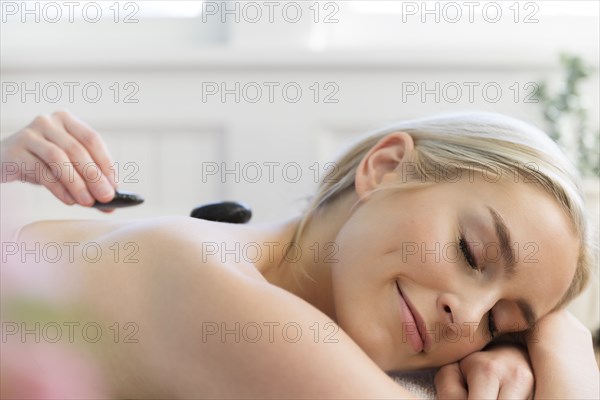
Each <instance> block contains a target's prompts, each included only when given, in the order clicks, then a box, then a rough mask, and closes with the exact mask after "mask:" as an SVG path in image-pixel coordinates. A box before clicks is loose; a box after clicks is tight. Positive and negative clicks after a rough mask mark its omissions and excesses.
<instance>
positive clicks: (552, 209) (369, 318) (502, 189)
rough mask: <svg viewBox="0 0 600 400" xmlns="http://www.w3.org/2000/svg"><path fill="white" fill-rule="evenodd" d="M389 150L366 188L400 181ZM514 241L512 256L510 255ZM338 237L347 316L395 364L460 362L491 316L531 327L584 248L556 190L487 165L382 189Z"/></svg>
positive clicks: (338, 274) (338, 281) (336, 287)
mask: <svg viewBox="0 0 600 400" xmlns="http://www.w3.org/2000/svg"><path fill="white" fill-rule="evenodd" d="M388 154H391V153H388ZM385 159H386V155H385V154H380V157H379V158H377V157H374V158H373V160H372V162H371V163H369V162H365V163H363V165H362V169H360V168H359V171H358V172H357V181H356V182H357V189H356V190H357V194H358V197H362V196H363V195H365V194H366V193H369V192H370V190H371V189H373V188H375V187H378V188H381V187H385V186H387V185H389V184H391V183H392V182H393V181H394V180H396V179H397V178H398V176H397V174H395V173H386V172H385V171H383V170H381V169H380V170H379V172H377V171H376V169H377V168H390V165H393V163H387V164H386V162H385ZM386 165H387V166H386ZM361 179H363V180H362V181H361ZM461 237H462V238H463V239H464V241H466V243H465V242H463V243H461V239H460V238H461ZM503 241H507V242H508V245H509V247H510V249H511V250H512V253H513V254H512V256H509V252H508V251H504V253H503V254H505V255H506V257H503V256H502V252H501V250H500V249H501V243H502V242H503ZM336 243H337V244H338V246H339V252H338V253H337V255H336V259H337V260H338V262H337V263H335V264H334V265H333V266H332V287H333V298H334V304H335V309H336V316H337V322H338V323H339V325H340V326H341V327H342V328H343V329H344V330H345V331H346V332H347V333H348V334H349V335H350V336H351V337H352V338H353V339H354V340H355V341H356V342H357V343H358V344H359V345H360V346H361V347H362V348H363V349H364V350H365V351H366V352H367V354H368V355H369V356H370V357H371V358H372V359H373V360H374V361H375V362H376V363H377V364H378V365H379V366H380V367H381V368H382V369H384V370H387V371H392V370H411V369H417V368H424V367H431V366H440V365H443V364H447V363H450V362H454V361H457V360H459V359H461V358H463V357H465V356H466V355H468V354H469V353H472V352H474V351H477V350H480V349H482V348H483V347H484V346H485V345H486V344H487V343H489V341H490V340H491V338H490V330H489V325H490V323H491V324H493V325H494V327H495V329H497V331H498V332H499V333H500V334H502V333H507V332H515V331H522V330H525V329H527V328H528V327H529V324H528V322H527V319H528V318H529V319H531V318H537V319H539V318H540V317H541V316H543V315H545V314H547V313H548V312H549V311H550V310H551V309H552V308H553V307H554V306H555V305H556V304H557V302H558V300H559V299H560V298H561V296H562V295H563V294H564V293H565V292H566V290H567V288H568V286H569V284H570V282H571V280H572V278H573V275H574V272H575V268H576V260H577V255H578V246H579V242H578V239H577V237H576V236H575V234H574V233H573V231H572V228H571V224H570V221H569V219H568V217H567V215H566V214H565V213H564V212H563V211H562V210H561V208H560V206H559V205H558V204H557V203H556V202H555V201H554V200H553V199H552V198H551V196H550V195H548V194H546V193H545V192H543V191H541V190H540V189H538V188H537V187H536V186H535V185H534V184H533V183H528V182H523V181H520V182H516V183H515V182H513V181H507V180H503V181H499V182H491V181H490V179H488V180H486V179H484V177H482V176H481V175H479V174H477V173H473V174H471V175H470V176H469V175H467V174H464V176H463V178H462V179H461V180H459V181H457V182H453V183H437V184H433V185H429V186H421V187H417V188H414V189H407V190H394V189H390V190H379V191H374V192H372V191H371V192H370V194H369V195H368V198H367V199H366V200H364V201H362V202H361V203H360V204H359V205H358V206H357V207H356V208H355V210H354V211H353V213H352V214H351V216H350V217H349V219H348V220H347V222H346V223H345V224H344V226H343V227H342V229H341V230H340V232H339V235H338V237H337V238H336ZM461 244H462V245H461ZM467 249H468V251H469V252H471V254H472V256H467V257H466V258H465V256H464V255H463V250H467ZM509 270H510V271H512V272H508V271H509ZM528 314H530V315H528ZM490 318H491V320H490ZM421 337H425V340H424V341H423V340H422V339H421Z"/></svg>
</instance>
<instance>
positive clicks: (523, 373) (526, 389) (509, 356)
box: [435, 344, 534, 400]
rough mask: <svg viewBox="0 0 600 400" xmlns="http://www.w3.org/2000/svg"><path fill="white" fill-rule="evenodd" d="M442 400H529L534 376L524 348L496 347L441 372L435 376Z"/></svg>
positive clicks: (509, 345) (531, 394)
mask: <svg viewBox="0 0 600 400" xmlns="http://www.w3.org/2000/svg"><path fill="white" fill-rule="evenodd" d="M435 387H436V391H437V396H438V398H439V399H440V400H443V399H530V398H532V396H533V389H534V375H533V371H532V369H531V365H530V362H529V356H528V354H527V351H526V350H525V348H524V347H522V346H518V345H513V344H498V345H496V346H494V347H492V348H490V349H487V350H484V351H477V352H475V353H472V354H469V355H468V356H467V357H465V358H463V359H462V360H461V361H459V362H457V363H452V364H448V365H445V366H443V367H442V368H440V370H439V371H438V373H437V374H436V376H435Z"/></svg>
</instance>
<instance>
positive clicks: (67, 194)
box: [64, 192, 75, 205]
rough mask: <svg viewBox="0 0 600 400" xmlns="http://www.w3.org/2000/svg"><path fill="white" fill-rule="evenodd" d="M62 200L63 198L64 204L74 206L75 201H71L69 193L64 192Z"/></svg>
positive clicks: (71, 197)
mask: <svg viewBox="0 0 600 400" xmlns="http://www.w3.org/2000/svg"><path fill="white" fill-rule="evenodd" d="M64 198H65V202H66V203H67V204H68V205H72V204H75V199H73V196H71V195H70V194H69V193H67V192H65V194H64Z"/></svg>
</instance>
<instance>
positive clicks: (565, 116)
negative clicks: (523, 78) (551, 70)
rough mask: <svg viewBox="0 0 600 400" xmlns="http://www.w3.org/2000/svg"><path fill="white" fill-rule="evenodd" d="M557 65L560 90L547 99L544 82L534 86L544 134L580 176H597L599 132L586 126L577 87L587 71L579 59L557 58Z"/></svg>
mask: <svg viewBox="0 0 600 400" xmlns="http://www.w3.org/2000/svg"><path fill="white" fill-rule="evenodd" d="M560 62H561V65H562V67H563V69H564V73H565V82H564V85H563V87H562V88H561V89H560V90H559V91H558V93H556V94H555V95H553V96H552V95H550V94H549V90H548V85H547V83H546V82H545V81H543V82H541V83H539V84H538V86H537V90H536V93H535V96H536V98H537V99H538V100H539V102H540V104H541V106H542V111H543V114H544V119H545V121H546V124H547V132H548V134H549V135H550V137H551V138H552V139H553V140H554V141H556V142H557V143H558V145H559V146H560V147H561V148H562V149H563V150H564V151H565V152H566V153H567V154H568V155H569V156H571V157H572V158H573V159H574V162H575V165H577V167H578V168H579V170H580V172H581V173H582V175H584V176H600V150H599V147H600V132H599V131H594V130H592V129H591V128H590V127H589V125H588V110H587V109H586V108H585V107H584V105H583V104H582V101H581V94H580V91H579V87H580V84H581V83H582V82H584V81H585V80H586V78H587V77H588V76H589V74H590V70H591V68H590V67H589V66H587V65H585V64H584V62H583V60H582V59H581V58H580V57H577V56H572V55H569V54H561V56H560Z"/></svg>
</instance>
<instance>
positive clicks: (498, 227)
mask: <svg viewBox="0 0 600 400" xmlns="http://www.w3.org/2000/svg"><path fill="white" fill-rule="evenodd" d="M488 210H489V211H490V214H491V215H492V219H493V220H494V229H495V231H496V237H497V238H498V242H499V243H500V252H501V257H502V261H503V262H504V273H505V274H506V276H508V277H509V278H510V277H512V276H514V275H515V274H516V264H517V262H516V257H515V253H514V251H513V248H512V246H511V242H512V240H511V236H510V231H509V229H508V227H507V226H506V224H505V223H504V219H502V216H501V215H500V214H499V213H498V212H497V211H496V210H494V209H493V208H492V207H489V206H488ZM516 304H517V307H519V309H520V310H521V313H522V314H523V316H524V317H525V321H527V328H528V329H530V328H532V327H533V326H534V325H535V323H536V321H537V317H536V315H535V313H534V311H533V308H532V307H531V304H529V303H528V302H527V301H526V300H524V299H518V300H517V301H516Z"/></svg>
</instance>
